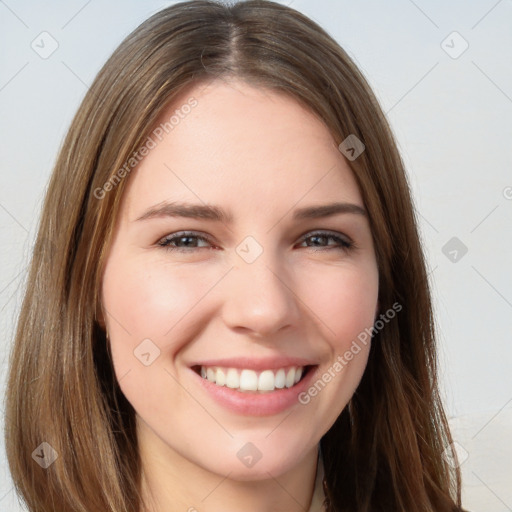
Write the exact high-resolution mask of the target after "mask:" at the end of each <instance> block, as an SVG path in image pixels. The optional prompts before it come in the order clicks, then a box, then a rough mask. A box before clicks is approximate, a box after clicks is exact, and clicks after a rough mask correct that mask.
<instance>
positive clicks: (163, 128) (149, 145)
mask: <svg viewBox="0 0 512 512" xmlns="http://www.w3.org/2000/svg"><path fill="white" fill-rule="evenodd" d="M197 105H198V101H197V100H196V99H195V98H194V97H191V98H189V99H188V101H187V103H184V104H183V105H181V107H180V108H177V109H176V110H175V111H174V113H173V115H172V116H171V117H170V118H169V119H168V120H167V121H165V122H164V123H160V124H159V125H158V126H157V127H156V128H155V129H154V130H153V131H152V132H151V135H149V136H148V138H147V139H146V141H145V142H144V144H143V145H142V146H141V147H140V148H139V149H138V150H137V151H135V152H134V153H133V154H132V156H131V157H130V158H128V160H126V162H125V163H124V165H123V166H122V167H121V168H120V169H118V170H117V172H116V173H115V174H113V175H112V176H111V177H110V178H109V179H108V181H106V182H105V183H104V185H103V186H102V187H98V188H96V189H94V192H93V195H94V197H95V198H96V199H103V198H104V197H105V196H106V195H107V192H110V191H111V190H113V189H114V188H115V187H116V186H117V185H119V183H120V182H121V180H122V179H123V178H125V177H126V176H127V175H128V174H130V172H131V171H132V170H133V169H134V167H136V166H137V165H138V164H139V163H140V162H141V161H142V159H143V158H144V157H145V156H146V155H148V154H149V152H150V151H151V150H152V149H155V148H156V147H157V145H158V143H159V142H161V141H162V140H163V138H164V136H165V135H167V134H169V133H170V132H171V131H172V130H174V128H176V126H178V125H179V124H180V122H181V120H182V119H185V117H187V116H188V114H190V112H191V111H192V109H193V108H194V107H196V106H197Z"/></svg>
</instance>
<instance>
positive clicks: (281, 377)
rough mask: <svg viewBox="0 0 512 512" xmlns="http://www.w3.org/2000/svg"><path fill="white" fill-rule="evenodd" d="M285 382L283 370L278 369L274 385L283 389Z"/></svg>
mask: <svg viewBox="0 0 512 512" xmlns="http://www.w3.org/2000/svg"><path fill="white" fill-rule="evenodd" d="M285 383H286V374H285V373H284V370H283V369H282V368H281V369H280V370H277V373H276V380H275V384H274V386H275V387H276V388H278V389H283V388H284V385H285Z"/></svg>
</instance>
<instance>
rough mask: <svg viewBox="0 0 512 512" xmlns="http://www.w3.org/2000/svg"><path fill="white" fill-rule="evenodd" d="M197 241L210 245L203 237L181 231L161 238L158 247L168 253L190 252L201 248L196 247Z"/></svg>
mask: <svg viewBox="0 0 512 512" xmlns="http://www.w3.org/2000/svg"><path fill="white" fill-rule="evenodd" d="M198 241H201V242H206V243H207V244H210V240H209V239H208V238H207V237H205V236H203V235H198V234H196V233H194V232H188V231H182V232H180V233H175V234H173V235H171V236H167V237H165V238H162V240H160V241H159V242H158V245H159V246H161V247H164V248H165V249H167V250H170V251H178V252H190V250H193V249H200V248H201V246H199V245H198ZM203 247H204V246H203ZM189 249H190V250H189Z"/></svg>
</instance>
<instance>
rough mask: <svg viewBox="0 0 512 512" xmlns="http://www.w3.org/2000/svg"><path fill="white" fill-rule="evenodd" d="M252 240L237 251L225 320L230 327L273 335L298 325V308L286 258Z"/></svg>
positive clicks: (247, 240) (228, 292)
mask: <svg viewBox="0 0 512 512" xmlns="http://www.w3.org/2000/svg"><path fill="white" fill-rule="evenodd" d="M251 238H252V237H247V239H246V240H244V241H243V242H242V243H241V244H239V246H238V247H237V249H236V252H237V254H235V255H234V258H235V263H234V266H235V268H234V269H233V271H232V272H230V276H229V280H228V281H229V284H228V290H227V293H226V298H225V303H224V319H225V321H226V323H227V324H228V325H229V326H230V327H243V328H246V329H249V330H251V331H253V332H254V334H260V335H269V334H271V333H272V332H274V331H277V330H279V329H281V328H283V327H285V326H287V325H291V324H294V323H295V322H296V321H297V319H298V318H299V311H298V304H297V302H296V297H295V295H294V293H293V291H292V290H293V283H290V282H288V281H289V278H288V279H287V276H289V274H288V273H287V272H286V271H285V264H286V262H285V261H284V260H283V258H282V256H280V255H279V253H278V252H277V251H276V250H273V249H271V248H270V247H268V248H263V247H262V246H261V245H260V244H259V243H257V242H256V241H255V240H254V239H252V240H251Z"/></svg>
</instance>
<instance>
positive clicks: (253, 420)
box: [102, 81, 378, 480]
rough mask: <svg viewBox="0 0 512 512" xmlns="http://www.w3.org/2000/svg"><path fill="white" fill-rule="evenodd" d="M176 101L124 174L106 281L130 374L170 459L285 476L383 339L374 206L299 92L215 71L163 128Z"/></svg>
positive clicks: (116, 356) (140, 419) (157, 443)
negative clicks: (372, 341) (297, 97)
mask: <svg viewBox="0 0 512 512" xmlns="http://www.w3.org/2000/svg"><path fill="white" fill-rule="evenodd" d="M191 98H193V99H191ZM186 104H189V105H193V107H192V108H185V107H183V105H186ZM176 109H178V111H179V115H178V116H177V117H176V118H175V119H174V122H173V124H172V129H169V125H168V126H167V133H166V130H162V129H160V130H159V131H157V132H153V133H158V136H156V135H153V136H152V138H153V140H154V143H150V144H149V146H151V147H152V149H150V150H149V152H148V154H147V155H146V156H145V157H144V158H143V159H142V161H141V163H140V164H139V165H138V167H137V168H136V169H135V170H134V171H132V173H131V175H130V176H129V177H128V178H125V179H129V180H130V181H129V184H128V186H127V189H126V191H125V193H124V197H123V201H122V204H121V210H120V214H119V217H118V219H117V224H116V232H115V237H114V240H113V245H112V246H111V248H110V252H109V255H108V258H107V263H106V268H105V272H104V275H103V287H102V305H103V311H104V315H105V321H106V325H107V328H108V332H109V336H110V343H111V351H112V357H113V363H114V367H115V372H116V376H117V379H118V380H119V383H120V387H121V389H122V391H123V393H124V394H125V396H126V397H127V399H128V400H129V402H130V403H131V404H132V406H133V407H134V409H135V411H136V414H137V429H138V436H139V439H140V442H142V443H145V444H146V445H151V446H153V447H154V448H155V450H158V453H159V454H160V455H161V457H162V460H163V459H165V458H166V457H167V458H168V459H169V460H174V461H182V462H183V464H191V465H193V467H199V468H202V469H203V470H207V471H209V472H213V473H217V474H220V475H226V474H228V473H230V474H231V478H234V479H238V480H250V479H253V480H258V479H263V478H267V477H268V472H270V473H271V474H272V475H275V476H277V475H279V474H281V473H283V472H285V471H287V470H290V469H291V468H292V467H294V466H295V465H297V464H298V463H299V462H300V461H301V460H302V459H303V458H304V457H305V455H306V454H307V453H308V452H311V450H313V449H314V448H315V446H316V444H317V443H318V442H319V441H320V439H321V437H322V436H323V435H324V434H325V433H326V432H327V430H328V429H329V428H330V427H331V425H332V424H333V423H334V421H335V420H336V418H337V417H338V415H339V414H340V412H341V411H342V410H343V408H344V407H345V406H346V405H347V403H348V402H349V400H350V398H351V396H352V395H353V393H354V391H355V389H356V387H357V385H358V383H359V381H360V379H361V377H362V374H363V372H364V369H365V367H366V363H367V356H368V351H369V347H370V346H369V343H367V344H361V343H359V344H358V345H357V346H358V348H357V349H355V348H354V343H353V342H354V341H357V339H358V335H360V334H361V333H362V332H364V330H365V329H369V328H370V327H371V326H372V325H373V322H374V319H375V315H376V308H377V296H378V272H377V264H376V259H375V253H374V247H373V241H372V234H371V230H370V226H369V221H368V218H367V216H366V213H365V206H364V203H363V201H362V198H361V194H360V191H359V189H358V186H357V184H356V180H355V178H354V176H353V174H352V171H351V169H350V168H349V166H348V164H347V163H346V161H345V160H344V157H343V156H342V154H341V153H340V152H339V150H338V148H337V146H336V144H335V142H334V140H333V138H332V136H331V135H330V133H329V131H328V129H327V128H326V127H325V126H324V125H323V123H322V122H321V121H320V120H318V119H317V118H316V117H315V116H314V115H313V114H312V113H310V112H309V111H308V110H306V109H304V108H303V107H302V106H300V105H299V104H298V103H297V102H295V101H294V100H293V99H291V98H289V97H287V96H285V95H281V94H279V93H275V92H272V91H269V90H264V89H259V88H253V87H252V86H249V85H247V84H245V83H243V82H238V81H231V82H223V81H215V82H212V83H211V84H210V85H208V86H207V87H206V88H205V87H204V85H203V86H201V87H199V86H197V87H196V88H194V89H191V90H189V91H187V93H186V94H183V95H182V96H181V98H178V99H177V100H176V102H175V103H174V104H173V106H172V108H170V109H168V110H167V111H166V112H164V113H163V114H162V118H161V121H162V123H165V122H167V121H169V119H170V118H171V116H172V115H173V113H174V112H175V110H176ZM178 118H179V121H177V119H178ZM160 139H161V140H160ZM324 207H325V208H324ZM349 353H351V354H352V356H350V354H349ZM258 459H259V460H258ZM254 460H255V461H256V463H254V462H252V461H254Z"/></svg>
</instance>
